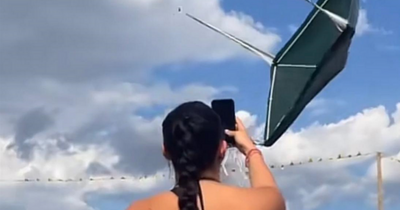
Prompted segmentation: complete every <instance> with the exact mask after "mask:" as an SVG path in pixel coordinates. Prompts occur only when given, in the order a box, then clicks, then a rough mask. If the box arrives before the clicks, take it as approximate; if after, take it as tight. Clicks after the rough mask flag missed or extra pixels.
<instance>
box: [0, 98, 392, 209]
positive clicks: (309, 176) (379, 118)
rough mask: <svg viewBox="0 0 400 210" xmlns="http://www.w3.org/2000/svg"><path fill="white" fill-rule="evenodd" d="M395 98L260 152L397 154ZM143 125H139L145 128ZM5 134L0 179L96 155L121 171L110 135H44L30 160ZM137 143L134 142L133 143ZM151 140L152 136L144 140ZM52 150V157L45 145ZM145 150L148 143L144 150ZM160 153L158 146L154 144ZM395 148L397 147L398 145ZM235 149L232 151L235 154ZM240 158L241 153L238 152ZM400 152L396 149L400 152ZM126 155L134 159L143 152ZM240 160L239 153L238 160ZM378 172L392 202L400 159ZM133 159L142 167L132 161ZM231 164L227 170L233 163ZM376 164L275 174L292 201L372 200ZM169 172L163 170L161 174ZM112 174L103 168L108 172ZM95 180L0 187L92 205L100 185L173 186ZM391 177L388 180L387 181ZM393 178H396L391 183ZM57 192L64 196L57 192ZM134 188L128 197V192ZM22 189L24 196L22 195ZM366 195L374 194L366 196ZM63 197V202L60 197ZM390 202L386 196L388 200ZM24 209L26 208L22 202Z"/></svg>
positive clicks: (284, 159)
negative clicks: (93, 141) (105, 139)
mask: <svg viewBox="0 0 400 210" xmlns="http://www.w3.org/2000/svg"><path fill="white" fill-rule="evenodd" d="M237 114H238V116H239V117H240V118H241V119H242V120H243V121H244V122H245V124H246V125H247V126H250V127H254V126H255V125H256V123H255V119H256V116H254V115H251V114H250V113H248V112H246V111H240V112H238V113H237ZM155 122H156V123H151V124H148V125H146V123H144V127H143V126H142V127H143V128H145V127H148V126H150V127H148V129H144V132H145V133H147V134H143V135H151V133H153V132H154V131H153V129H152V128H155V129H158V126H157V124H158V123H160V122H159V121H155ZM139 125H143V121H136V122H133V124H132V126H139ZM399 126H400V104H398V105H397V110H396V111H395V112H394V113H392V114H391V115H390V114H389V113H387V111H386V110H385V109H384V107H376V108H371V109H366V110H364V111H363V112H360V113H358V114H356V115H354V116H351V117H349V118H347V119H344V120H342V121H340V122H337V123H331V124H327V125H313V126H311V127H308V128H304V129H303V130H301V131H299V132H296V133H295V132H290V131H289V132H288V133H287V134H285V135H284V136H283V137H282V139H281V140H280V141H279V142H278V143H276V145H275V146H274V147H272V148H268V149H264V151H265V157H266V160H267V162H268V163H269V164H274V165H278V166H279V165H280V164H289V163H290V162H291V161H304V162H307V161H308V159H309V158H310V157H312V158H317V157H323V158H330V157H336V156H337V154H343V155H347V154H356V153H357V152H358V151H361V152H374V151H385V152H387V153H388V154H396V153H399V151H400V143H399V142H400V141H399V140H400V133H399V132H398V131H399V130H400V127H399ZM143 128H140V129H141V130H143ZM9 142H10V140H9V139H1V140H0V149H1V152H0V155H1V160H2V162H1V168H2V169H3V170H2V173H1V175H0V179H15V178H20V179H23V178H37V177H38V178H41V179H42V180H45V179H46V178H48V177H53V178H81V177H86V178H88V177H89V176H90V172H91V171H90V170H89V168H90V167H89V166H90V164H91V163H93V162H96V163H98V164H99V165H101V166H102V167H104V168H105V169H108V170H109V171H111V174H112V175H113V176H115V177H118V176H122V175H126V174H125V173H124V172H123V170H121V169H120V168H118V167H117V162H118V161H119V158H120V157H121V156H120V154H121V153H118V152H117V151H116V150H114V149H112V147H109V143H101V144H97V145H96V146H89V147H87V146H82V145H81V144H79V143H77V142H73V143H72V144H71V147H70V148H69V149H68V150H66V151H65V150H63V149H60V148H59V147H58V146H57V144H56V142H54V141H53V140H51V139H49V140H46V141H42V143H41V144H40V145H41V146H40V147H35V148H34V152H33V154H34V156H33V158H32V159H31V160H29V161H23V160H21V159H19V158H18V156H17V154H16V153H15V151H12V150H5V148H6V145H7V144H8V143H9ZM136 145H137V144H136ZM150 145H151V144H150ZM152 147H153V148H156V149H157V148H159V147H160V146H159V145H152ZM46 150H47V151H53V152H52V155H51V158H50V159H49V157H50V156H48V152H44V151H46ZM146 151H148V149H147V150H146ZM160 153H161V152H160ZM399 154H400V153H399ZM232 155H233V156H232V157H231V158H230V160H229V161H228V165H227V167H228V172H229V173H230V176H229V177H225V181H226V182H228V183H231V184H233V183H236V184H238V183H242V184H244V185H246V183H248V181H247V180H246V179H244V177H243V175H242V174H241V173H239V168H238V165H237V163H235V160H234V158H236V157H235V154H234V153H232ZM236 156H237V155H236ZM238 157H239V159H240V156H238ZM398 157H400V155H398ZM132 160H134V161H133V162H132V161H131V164H134V165H135V162H139V161H141V160H137V159H136V160H137V161H135V159H132ZM239 163H240V161H239ZM360 165H364V166H366V167H365V171H366V175H365V176H362V175H355V174H353V173H352V170H354V169H352V167H353V166H358V167H359V166H360ZM383 165H384V179H385V183H387V184H388V185H387V188H388V192H386V194H385V195H386V196H387V198H388V199H389V200H390V202H397V201H396V197H395V195H396V194H397V193H398V191H396V189H392V188H393V187H391V186H394V185H396V186H397V185H399V184H400V183H398V179H397V178H396V177H398V176H399V175H400V174H399V173H398V172H399V170H398V167H400V165H399V163H397V162H395V161H390V160H389V159H385V160H384V161H383ZM165 166H166V163H165V162H164V166H162V165H160V166H159V169H158V171H163V173H168V172H167V171H165V169H163V167H165ZM137 167H140V166H139V165H137ZM233 168H234V169H236V172H232V171H231V169H233ZM375 168H376V165H375V162H374V156H370V157H369V158H368V157H367V158H359V159H354V160H352V159H350V160H343V161H338V162H336V161H331V162H321V163H314V164H310V165H307V166H293V167H286V168H285V169H284V170H279V169H278V170H273V172H274V173H275V175H276V178H277V179H278V182H279V184H280V186H281V187H282V189H283V190H284V193H285V196H286V197H287V199H288V202H290V204H291V209H314V208H316V207H319V206H321V205H324V204H325V203H327V202H329V201H330V200H332V199H364V200H365V201H366V202H370V200H371V199H373V196H374V195H373V194H370V193H369V192H370V190H369V189H371V187H372V188H373V189H374V188H375V179H374V176H375V174H376V170H375ZM167 175H168V174H167ZM109 176H111V175H107V174H106V177H109ZM129 183H130V184H128V185H127V184H126V182H99V183H91V184H89V183H85V182H83V183H80V184H71V183H70V184H61V185H56V184H40V183H37V184H32V183H31V184H6V185H4V183H2V184H1V185H0V188H1V189H4V190H0V191H3V192H4V191H7V192H10V190H12V191H13V192H15V193H20V192H24V193H22V194H21V196H22V197H19V200H23V201H26V202H19V205H23V206H25V205H27V204H31V203H32V202H34V201H35V200H36V201H40V200H42V199H45V198H46V199H49V198H54V199H52V202H53V201H54V203H52V202H50V204H49V205H53V206H56V205H59V204H60V203H63V205H64V206H65V209H71V208H74V209H85V210H86V209H91V208H92V207H90V205H89V204H87V201H86V200H85V197H87V196H88V195H93V194H96V195H97V194H98V192H102V193H101V194H104V195H111V194H118V195H121V196H123V197H124V198H126V202H129V199H134V198H135V196H137V197H140V195H141V194H142V195H148V193H150V192H155V191H162V190H166V189H168V187H169V186H171V184H172V183H171V180H166V178H165V177H164V178H162V177H160V178H156V177H154V178H151V177H149V178H148V179H145V180H142V181H139V182H129ZM390 183H392V184H390ZM396 183H397V184H396ZM33 189H34V190H36V191H38V192H40V193H38V194H37V197H35V200H33V199H30V198H28V196H29V193H28V192H29V191H30V190H33ZM60 195H62V199H61V198H60V197H59V196H60ZM129 195H131V196H132V195H133V196H134V197H130V196H129ZM25 196H26V197H25ZM371 196H372V197H371ZM4 197H5V198H6V199H3V200H2V201H0V206H10V205H12V203H13V201H14V198H13V194H7V195H4ZM66 202H68V204H65V203H66ZM388 202H389V201H388ZM28 209H29V208H28Z"/></svg>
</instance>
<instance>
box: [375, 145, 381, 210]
mask: <svg viewBox="0 0 400 210" xmlns="http://www.w3.org/2000/svg"><path fill="white" fill-rule="evenodd" d="M376 166H377V182H378V210H383V179H382V153H381V152H378V153H377V155H376Z"/></svg>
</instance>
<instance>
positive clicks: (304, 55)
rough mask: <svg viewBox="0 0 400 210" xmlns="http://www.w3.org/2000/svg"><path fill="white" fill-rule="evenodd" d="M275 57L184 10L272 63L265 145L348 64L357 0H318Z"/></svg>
mask: <svg viewBox="0 0 400 210" xmlns="http://www.w3.org/2000/svg"><path fill="white" fill-rule="evenodd" d="M304 1H306V2H307V3H309V4H311V5H312V6H313V10H312V11H311V13H310V14H309V15H308V17H307V18H306V20H305V21H304V23H303V24H302V25H301V26H300V28H299V29H298V30H297V31H296V32H295V33H294V35H293V36H292V37H291V39H290V40H289V41H288V42H287V43H286V44H285V45H284V47H283V48H282V49H281V50H280V51H279V52H278V54H277V55H276V56H273V55H272V54H271V53H267V52H264V51H262V50H260V49H257V48H256V47H254V46H253V45H251V44H249V43H248V42H245V41H243V40H241V39H239V38H237V37H235V36H233V35H231V34H229V33H227V32H224V31H222V30H220V29H218V28H216V27H214V26H212V25H210V24H208V23H205V22H203V21H201V20H200V19H197V18H195V17H193V16H192V15H189V14H186V15H187V16H189V17H190V18H192V19H194V20H195V21H197V22H199V23H201V24H202V25H205V26H207V27H208V28H210V29H212V30H214V31H216V32H218V33H220V34H222V35H224V36H225V37H227V38H229V39H231V40H232V41H234V42H236V43H237V44H239V45H241V46H242V47H244V48H245V49H247V50H249V51H251V52H253V53H255V54H256V55H258V56H260V57H261V58H262V59H264V60H265V61H266V62H267V63H268V64H270V65H271V78H270V79H271V87H270V91H269V100H268V109H267V117H266V118H267V120H266V125H265V134H264V142H263V145H264V146H272V145H273V144H274V143H275V142H276V141H278V139H279V138H280V137H281V136H282V135H283V134H284V132H285V131H286V130H287V129H288V128H289V127H290V126H291V125H292V124H293V122H294V121H295V120H296V119H297V118H298V116H299V115H300V114H301V112H302V111H303V110H304V108H305V107H306V106H307V104H308V103H310V101H311V100H312V99H313V98H314V97H315V96H316V95H317V94H318V93H319V92H320V91H321V90H322V89H323V88H324V87H325V86H326V85H327V84H328V83H329V82H330V81H331V80H332V79H334V78H335V76H336V75H337V74H339V73H340V72H341V71H342V70H343V69H344V67H345V65H346V62H347V57H348V50H349V47H350V44H351V40H352V38H353V36H354V34H355V27H356V25H357V20H358V13H359V9H360V8H359V0H319V1H318V2H317V3H313V2H312V1H310V0H304Z"/></svg>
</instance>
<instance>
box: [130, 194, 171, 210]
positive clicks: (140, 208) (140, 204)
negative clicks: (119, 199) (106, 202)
mask: <svg viewBox="0 0 400 210" xmlns="http://www.w3.org/2000/svg"><path fill="white" fill-rule="evenodd" d="M171 199H174V196H173V195H172V194H171V193H170V192H163V193H160V194H157V195H155V196H152V197H149V198H146V199H142V200H138V201H135V202H133V203H132V204H131V205H130V206H129V207H128V209H127V210H155V209H159V208H158V207H159V206H164V207H166V206H169V203H170V202H168V201H170V200H171ZM166 209H169V208H166Z"/></svg>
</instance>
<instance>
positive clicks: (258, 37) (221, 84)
mask: <svg viewBox="0 0 400 210" xmlns="http://www.w3.org/2000/svg"><path fill="white" fill-rule="evenodd" d="M39 1H41V2H40V3H38V2H39ZM362 2H363V3H362V11H363V13H362V14H363V15H365V14H366V16H363V22H362V24H360V25H362V32H363V33H360V34H359V35H357V36H356V37H355V38H354V40H353V45H352V47H351V50H350V57H349V61H348V65H347V67H346V68H345V70H344V71H343V72H342V73H341V74H340V75H339V76H338V77H337V78H336V79H335V80H333V81H332V82H331V83H330V84H329V85H328V87H327V88H325V89H324V90H323V91H322V93H321V94H320V95H319V96H318V97H317V98H316V99H315V100H313V101H312V103H311V104H310V106H309V107H308V108H307V109H306V110H305V111H304V113H303V114H302V115H301V116H300V117H299V118H298V120H297V121H296V123H295V124H294V125H293V126H292V128H291V129H292V130H293V131H289V132H287V133H286V134H285V135H284V136H283V137H282V138H281V140H280V141H279V142H278V143H277V144H275V145H274V147H272V148H270V149H268V150H265V153H264V155H265V158H266V160H267V161H268V163H269V164H276V165H280V164H285V163H287V164H288V163H290V161H307V160H308V158H310V156H311V157H313V158H317V157H324V158H327V157H336V156H337V155H338V154H339V153H340V154H343V155H345V154H346V155H347V154H355V153H357V152H358V151H361V152H374V151H376V150H383V151H386V152H390V154H394V153H398V158H400V153H399V152H400V103H399V102H400V92H399V91H397V88H398V82H397V80H398V78H400V69H399V66H400V60H399V57H400V38H399V37H400V36H399V34H400V25H399V24H398V22H399V21H400V14H399V12H398V8H400V2H399V1H377V0H375V1H372V0H364V1H362ZM220 4H221V5H220ZM178 6H183V7H184V10H185V11H188V12H190V13H192V14H195V15H196V16H197V17H199V18H201V19H204V20H207V21H208V22H210V23H212V24H215V25H217V26H220V27H221V28H223V29H224V30H226V31H229V32H231V33H233V34H235V35H236V36H238V37H240V38H243V39H245V40H247V39H251V42H254V43H256V44H255V45H256V46H260V48H262V49H264V48H265V49H269V48H271V47H274V46H275V48H274V49H273V50H272V51H273V53H276V52H277V51H278V50H279V49H280V47H282V46H283V45H284V44H285V42H286V41H287V40H288V39H289V38H290V36H291V34H292V33H293V28H294V27H295V26H296V25H300V24H301V22H302V21H303V20H304V18H305V17H306V16H307V14H308V12H309V11H310V10H311V9H312V8H311V7H310V5H309V4H307V3H305V2H304V1H303V0H279V1H278V0H276V1H271V0H265V1H261V0H260V1H243V0H221V1H219V0H190V1H188V0H174V1H166V0H151V1H150V0H95V1H81V0H68V3H65V2H63V1H47V0H37V1H35V2H33V1H31V0H19V1H0V14H2V15H0V25H1V26H2V27H4V30H2V32H1V33H2V35H1V36H0V57H1V58H2V64H1V68H0V89H1V91H0V101H1V103H0V169H1V173H0V180H3V179H5V180H14V179H25V178H40V179H41V180H47V179H48V178H52V179H58V178H63V179H64V178H81V177H82V176H83V177H92V176H95V177H103V176H111V175H112V176H114V177H119V176H127V177H130V176H133V177H135V176H141V175H143V174H146V175H149V177H151V175H154V174H156V173H157V172H160V171H161V172H165V166H166V161H165V159H164V158H163V157H162V155H161V152H160V149H161V144H162V141H161V140H162V138H161V132H160V125H161V122H162V118H163V116H164V114H165V113H166V111H168V109H170V108H171V107H173V106H176V105H177V104H178V103H181V102H183V101H187V100H203V101H210V100H211V99H212V98H216V97H218V98H228V97H229V98H233V99H235V101H236V107H237V110H244V111H243V112H241V113H239V114H241V117H242V118H243V120H244V121H245V122H246V125H247V126H248V127H249V128H250V132H252V133H255V134H254V135H258V133H257V132H255V131H256V130H257V128H259V127H260V125H261V124H262V123H263V122H264V121H265V112H266V103H267V97H268V91H269V85H270V84H269V83H270V81H269V78H270V72H269V66H267V65H266V64H265V63H264V62H263V61H261V60H260V59H258V58H257V57H256V56H254V55H253V54H251V53H249V52H247V51H245V50H244V49H242V48H240V47H238V46H236V45H235V43H233V42H231V41H229V40H226V39H224V38H223V37H221V36H219V35H218V34H215V33H213V32H210V31H208V29H206V28H204V27H202V26H200V25H199V24H197V23H195V22H193V21H191V20H189V19H188V18H186V17H185V16H182V15H181V16H180V15H178V14H177V11H176V9H177V8H178ZM221 7H222V9H221ZM55 11H56V12H55ZM231 11H234V12H232V13H231ZM241 13H243V14H245V15H241ZM250 17H251V18H252V19H254V21H256V22H259V23H261V24H262V25H263V26H264V27H265V28H266V30H265V31H264V30H262V31H259V30H256V29H255V27H254V24H253V22H252V21H249V19H250ZM2 29H3V28H2ZM279 39H281V42H279V43H278V44H277V45H276V43H277V41H278V40H279ZM261 46H262V47H261ZM193 61H197V62H193ZM221 78H222V79H221ZM245 81H250V82H245ZM227 87H228V88H230V89H227ZM232 87H233V89H232ZM221 91H222V92H221ZM396 104H397V107H396ZM379 105H383V106H384V108H380V107H378V106H379ZM366 109H367V110H366ZM385 109H387V110H385ZM391 115H393V116H391ZM255 116H257V120H256V122H255V120H254V117H255ZM391 117H392V118H391ZM317 122H318V123H319V124H318V123H317ZM326 123H331V124H330V125H329V126H325V124H326ZM99 134H100V135H99ZM10 145H13V146H12V147H9V146H10ZM392 152H393V153H392ZM149 154H152V156H151V158H149ZM385 160H386V159H385ZM344 163H346V164H340V163H338V162H332V163H329V164H328V163H323V164H322V163H321V164H319V165H317V164H313V165H312V166H311V167H305V166H301V167H300V166H299V167H296V168H291V169H289V167H288V168H286V169H285V170H284V171H281V170H280V169H276V170H275V171H274V173H275V174H276V177H277V178H278V181H279V182H280V184H281V185H282V189H283V190H284V192H285V195H286V196H287V198H288V200H289V202H291V207H292V209H290V210H304V209H307V208H305V207H307V206H308V207H310V205H311V206H312V205H315V203H316V202H319V201H321V202H322V203H321V205H317V208H316V209H312V208H311V209H312V210H331V209H332V210H333V209H339V208H340V209H344V210H350V209H355V208H359V209H367V210H372V209H375V205H371V204H368V202H367V201H368V200H369V201H371V198H370V197H369V196H373V193H374V192H375V190H376V185H375V182H374V179H373V176H374V174H375V168H376V167H375V166H374V164H375V162H374V160H373V159H368V160H367V161H363V162H358V161H353V162H351V161H349V162H348V161H346V162H344ZM384 167H385V169H384V171H385V180H386V185H385V190H386V191H387V194H386V195H387V198H388V199H392V200H389V201H388V202H387V203H386V206H385V207H386V208H385V209H386V210H394V209H399V206H395V205H399V203H400V202H399V199H398V196H397V195H398V194H400V191H399V189H400V183H399V180H398V177H399V176H400V173H399V172H400V164H396V163H395V162H393V161H392V162H390V161H386V162H384ZM371 177H372V178H371ZM229 178H232V179H233V180H234V181H238V180H235V179H236V178H238V177H237V176H235V174H233V175H232V176H230V177H229ZM236 183H237V182H236ZM170 184H171V183H170V182H168V181H166V180H161V181H156V180H154V179H151V178H148V179H146V180H144V182H134V181H128V182H96V183H87V184H84V183H79V184H72V183H68V184H61V185H56V184H53V183H51V184H46V183H35V184H33V185H30V184H26V185H25V184H24V185H19V184H18V185H14V184H6V185H3V184H0V197H1V198H2V199H0V209H3V208H4V209H10V208H13V209H14V208H18V209H20V208H24V209H26V210H36V209H55V208H61V209H60V210H69V209H74V210H93V209H96V210H97V209H98V210H111V209H112V210H114V209H124V208H125V207H126V206H127V205H129V203H130V202H132V201H134V200H136V199H141V198H144V197H147V196H149V195H152V194H154V193H158V192H160V191H162V190H166V189H168V187H169V186H170ZM349 189H350V190H349ZM9 192H14V193H9ZM17 195H18V196H17ZM32 195H35V197H32ZM396 199H397V200H396ZM295 207H297V208H295ZM309 210H310V209H309Z"/></svg>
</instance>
